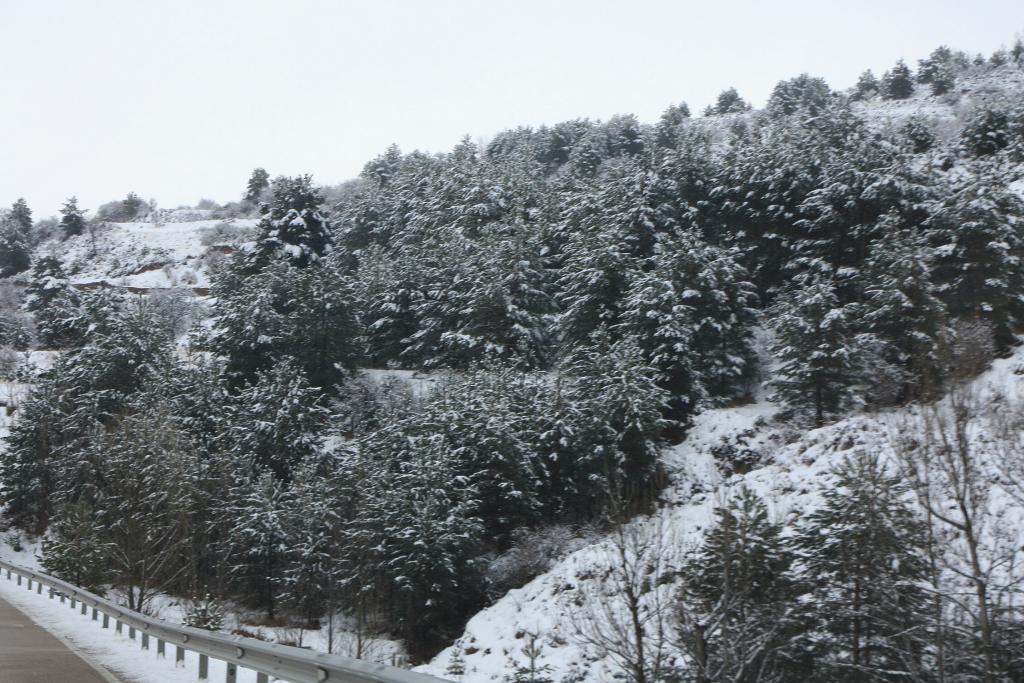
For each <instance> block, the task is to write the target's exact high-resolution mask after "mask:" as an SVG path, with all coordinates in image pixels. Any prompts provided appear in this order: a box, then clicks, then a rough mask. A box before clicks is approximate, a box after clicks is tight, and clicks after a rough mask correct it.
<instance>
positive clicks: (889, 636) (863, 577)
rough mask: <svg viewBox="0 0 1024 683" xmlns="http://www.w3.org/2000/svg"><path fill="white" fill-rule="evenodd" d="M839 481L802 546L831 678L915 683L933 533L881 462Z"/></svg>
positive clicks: (848, 466)
mask: <svg viewBox="0 0 1024 683" xmlns="http://www.w3.org/2000/svg"><path fill="white" fill-rule="evenodd" d="M832 476H833V477H834V480H835V483H834V485H828V486H824V487H822V490H821V494H822V497H823V504H822V506H821V507H819V508H818V509H816V510H814V511H813V512H811V513H810V514H809V515H808V516H807V517H806V518H805V519H804V521H803V523H802V525H801V530H800V533H799V537H798V541H797V547H798V548H799V549H800V553H801V559H802V565H803V571H804V573H805V575H806V577H807V581H808V582H809V583H810V584H811V585H813V586H814V592H813V600H812V604H813V605H814V609H815V611H816V612H817V620H818V623H819V624H820V628H821V630H822V632H823V637H822V638H821V639H819V640H818V642H817V647H818V648H820V651H819V652H818V653H817V655H816V661H817V663H818V666H819V667H821V668H823V672H822V673H823V676H822V677H823V680H831V681H871V680H878V679H881V678H884V679H885V680H914V679H915V678H916V676H917V675H918V673H919V672H920V671H922V670H923V669H924V668H925V666H926V662H925V661H924V655H925V652H924V650H925V647H924V643H925V642H926V641H927V635H928V633H927V628H928V621H929V618H928V615H927V610H928V609H929V600H928V596H927V594H926V593H925V590H924V588H923V586H924V585H925V584H926V581H927V579H928V574H929V569H928V563H927V557H926V549H925V547H924V544H925V542H926V539H927V537H928V534H927V531H926V530H925V528H924V525H923V522H922V520H921V519H919V517H918V515H917V514H916V513H915V512H914V511H913V510H911V508H910V507H909V505H908V504H907V502H906V494H907V492H908V489H907V486H906V484H905V483H903V482H902V480H901V479H900V478H899V477H898V476H894V475H892V474H891V473H889V472H887V471H886V468H885V466H884V465H883V464H882V463H881V462H880V461H879V459H878V456H877V454H869V453H867V452H858V453H856V454H855V455H852V456H850V457H848V458H846V459H845V460H844V461H842V462H841V463H840V464H839V465H838V466H837V467H836V468H835V470H833V472H832Z"/></svg>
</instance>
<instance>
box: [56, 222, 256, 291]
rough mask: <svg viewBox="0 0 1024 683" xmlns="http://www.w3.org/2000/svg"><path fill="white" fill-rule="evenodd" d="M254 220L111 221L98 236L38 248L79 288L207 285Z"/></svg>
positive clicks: (148, 287)
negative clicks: (217, 264)
mask: <svg viewBox="0 0 1024 683" xmlns="http://www.w3.org/2000/svg"><path fill="white" fill-rule="evenodd" d="M256 222H257V221H256V220H255V219H232V220H229V221H221V220H199V221H188V222H173V223H171V222H169V223H108V224H106V225H105V226H104V227H102V228H100V229H98V230H97V231H96V233H95V234H91V233H89V232H87V233H86V234H83V235H79V236H77V237H72V238H70V239H68V240H66V241H63V242H60V241H56V240H50V241H48V242H45V243H44V244H42V245H41V246H40V247H39V248H38V251H40V252H42V253H51V254H54V255H56V256H57V257H59V258H60V259H61V262H62V263H63V265H64V268H65V270H66V272H67V273H68V274H69V276H70V278H71V281H72V282H73V283H74V284H76V285H78V286H90V285H92V286H96V285H99V284H101V283H102V284H107V285H112V286H116V287H126V288H137V289H153V288H169V287H187V288H192V289H196V290H199V291H200V292H201V291H202V290H203V289H205V288H207V287H209V284H210V283H209V266H210V264H211V263H212V262H213V261H214V260H216V259H217V258H219V257H220V256H221V255H222V254H223V253H225V252H226V251H228V250H230V249H231V248H232V245H233V243H235V242H237V241H240V240H244V239H246V238H247V237H248V233H249V232H250V231H251V229H252V228H253V227H254V226H255V224H256Z"/></svg>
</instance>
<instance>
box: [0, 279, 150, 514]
mask: <svg viewBox="0 0 1024 683" xmlns="http://www.w3.org/2000/svg"><path fill="white" fill-rule="evenodd" d="M78 315H79V317H80V320H81V322H80V323H79V324H80V325H81V326H80V328H79V329H81V330H83V333H82V334H83V337H82V344H81V346H80V347H78V348H75V349H74V350H72V351H69V352H67V353H65V354H64V355H62V356H61V357H60V358H59V359H58V361H57V362H56V364H55V365H54V367H53V368H52V369H51V370H49V371H47V373H46V374H44V375H43V376H42V377H41V378H40V379H39V381H38V382H37V386H36V388H35V390H34V391H33V393H32V395H31V396H30V397H29V399H28V400H27V401H26V402H25V404H24V406H23V408H22V410H23V411H24V412H23V413H22V415H23V418H22V419H20V420H19V421H18V422H17V423H16V424H15V425H14V426H13V428H12V429H11V433H10V435H9V436H8V437H7V447H6V450H5V452H4V456H3V458H2V459H0V477H2V478H3V480H4V481H5V483H6V485H7V486H6V487H5V490H4V496H3V502H4V504H5V506H6V509H7V512H8V514H9V515H10V516H11V518H12V519H13V520H15V522H16V523H17V524H19V525H20V526H22V527H23V528H31V529H39V530H41V529H42V528H44V527H45V525H46V522H47V520H48V518H49V515H50V513H51V511H52V509H53V506H54V505H55V504H56V503H65V502H75V501H77V500H79V499H80V497H81V496H82V495H83V492H84V491H85V490H87V488H88V487H89V486H90V485H91V483H92V482H93V481H94V472H93V463H91V462H90V459H89V457H88V456H83V453H84V452H85V451H86V450H87V449H88V448H89V443H90V439H91V438H93V436H94V435H95V433H96V432H97V430H102V429H104V428H107V427H110V426H111V425H114V424H116V423H117V421H118V419H119V416H120V415H121V414H122V412H123V411H124V410H125V409H126V407H127V403H128V401H129V400H130V398H131V397H132V395H134V394H135V393H136V392H138V391H140V390H141V389H142V388H143V387H144V386H146V385H147V383H148V382H151V381H152V380H153V378H154V377H155V376H156V375H158V374H159V373H160V372H161V367H162V363H163V361H164V359H165V358H166V356H165V353H166V351H167V343H168V340H167V339H166V338H164V337H162V336H160V335H159V334H158V333H156V332H155V330H157V329H159V328H158V327H157V325H156V324H155V321H154V320H153V318H152V312H151V311H150V310H149V309H148V308H147V307H146V306H145V305H144V304H143V303H142V302H141V301H136V302H127V301H123V300H121V299H120V298H119V297H116V296H113V295H111V294H108V293H106V292H103V291H102V290H101V291H100V292H98V293H95V294H90V295H89V296H88V297H85V299H84V302H83V305H82V307H81V309H80V311H78Z"/></svg>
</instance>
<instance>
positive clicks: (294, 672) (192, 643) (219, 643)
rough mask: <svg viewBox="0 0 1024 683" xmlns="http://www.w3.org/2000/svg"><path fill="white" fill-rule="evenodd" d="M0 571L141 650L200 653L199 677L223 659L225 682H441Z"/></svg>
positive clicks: (22, 572)
mask: <svg viewBox="0 0 1024 683" xmlns="http://www.w3.org/2000/svg"><path fill="white" fill-rule="evenodd" d="M0 571H5V572H6V575H7V579H8V580H13V579H14V577H15V576H16V577H17V582H18V584H19V585H21V583H22V579H25V580H26V581H27V582H28V589H29V590H32V589H33V588H34V589H35V591H36V592H37V593H40V594H41V593H42V592H43V587H44V586H46V587H47V588H48V589H49V591H48V592H49V596H50V598H53V597H54V596H55V595H56V596H58V597H60V599H61V601H64V600H65V599H69V600H70V601H71V608H72V609H75V608H76V607H78V605H81V612H82V614H87V613H88V610H89V609H90V608H91V609H92V619H93V621H98V620H99V619H100V616H101V615H102V627H103V628H108V627H109V625H110V620H111V619H113V620H114V622H115V624H116V626H115V628H116V630H117V632H118V633H121V632H122V631H123V627H124V626H125V625H127V626H128V637H129V638H132V639H134V638H135V635H136V632H139V634H140V636H141V638H140V639H141V641H142V647H143V649H147V650H148V649H149V642H150V639H155V640H156V650H157V655H162V656H166V645H167V644H171V645H173V646H174V647H175V648H176V650H175V665H181V666H183V665H184V662H185V652H186V651H192V652H196V653H198V654H199V680H207V679H208V678H209V673H208V672H209V659H210V658H213V659H218V660H221V661H223V662H226V663H227V678H226V681H227V683H235V681H236V680H237V675H238V668H239V667H242V668H245V669H249V670H251V671H255V672H256V673H257V680H258V681H259V683H269V680H270V678H269V677H270V676H274V677H276V678H278V679H280V680H283V681H288V682H289V683H319V682H320V681H336V682H341V683H443V682H444V679H441V678H435V677H434V676H428V675H426V674H420V673H415V672H413V671H407V670H405V669H398V668H395V667H392V666H387V665H385V664H372V663H369V662H366V661H363V660H359V659H350V658H349V657H341V656H339V655H328V654H324V653H318V652H313V651H311V650H304V649H301V648H297V647H291V646H288V645H278V644H276V643H267V642H264V641H262V640H256V639H255V638H245V637H243V636H231V635H226V634H223V633H216V632H213V631H204V630H202V629H198V628H192V627H190V626H177V625H175V624H171V623H169V622H166V621H164V620H163V619H155V618H153V617H149V616H146V615H145V614H140V613H139V612H135V611H132V610H129V609H127V608H125V607H121V606H120V605H117V604H115V603H113V602H111V601H110V600H107V599H105V598H101V597H99V596H97V595H93V594H92V593H90V592H88V591H85V590H82V589H81V588H78V587H77V586H73V585H72V584H70V583H67V582H66V581H61V580H60V579H57V578H54V577H52V576H48V575H46V574H42V573H40V572H35V571H32V570H29V569H25V568H24V567H20V566H18V565H16V564H12V563H10V562H6V561H4V560H0Z"/></svg>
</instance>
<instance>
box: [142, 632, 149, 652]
mask: <svg viewBox="0 0 1024 683" xmlns="http://www.w3.org/2000/svg"><path fill="white" fill-rule="evenodd" d="M142 649H143V650H148V649H149V634H148V633H143V634H142Z"/></svg>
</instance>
